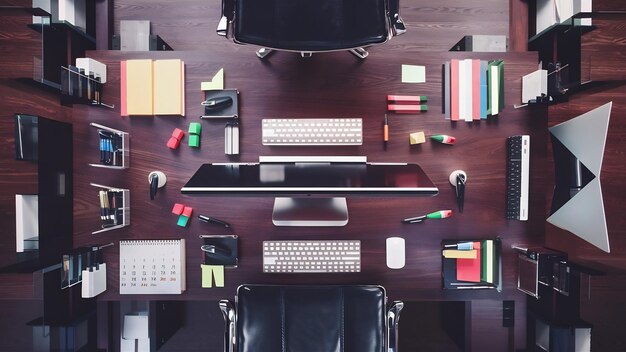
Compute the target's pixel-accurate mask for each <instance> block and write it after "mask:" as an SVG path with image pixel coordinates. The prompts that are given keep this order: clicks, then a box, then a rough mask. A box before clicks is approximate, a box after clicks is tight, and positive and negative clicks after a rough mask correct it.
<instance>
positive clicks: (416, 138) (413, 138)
mask: <svg viewBox="0 0 626 352" xmlns="http://www.w3.org/2000/svg"><path fill="white" fill-rule="evenodd" d="M424 142H426V136H425V135H424V132H423V131H420V132H413V133H411V134H409V143H411V145H413V144H422V143H424Z"/></svg>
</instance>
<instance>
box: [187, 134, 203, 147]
mask: <svg viewBox="0 0 626 352" xmlns="http://www.w3.org/2000/svg"><path fill="white" fill-rule="evenodd" d="M187 142H188V143H189V146H190V147H194V148H198V147H200V136H198V135H197V134H190V135H189V139H187Z"/></svg>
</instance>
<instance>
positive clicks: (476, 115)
mask: <svg viewBox="0 0 626 352" xmlns="http://www.w3.org/2000/svg"><path fill="white" fill-rule="evenodd" d="M480 94H481V92H480V60H472V120H480Z"/></svg>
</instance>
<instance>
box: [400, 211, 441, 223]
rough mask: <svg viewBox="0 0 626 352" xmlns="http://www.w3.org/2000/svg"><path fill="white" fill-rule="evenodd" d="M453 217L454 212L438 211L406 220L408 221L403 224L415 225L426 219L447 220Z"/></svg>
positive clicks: (405, 220)
mask: <svg viewBox="0 0 626 352" xmlns="http://www.w3.org/2000/svg"><path fill="white" fill-rule="evenodd" d="M451 216H452V210H438V211H434V212H432V213H429V214H426V215H422V216H416V217H412V218H406V219H404V220H402V222H404V223H408V224H415V223H418V222H422V221H424V220H425V219H445V218H449V217H451Z"/></svg>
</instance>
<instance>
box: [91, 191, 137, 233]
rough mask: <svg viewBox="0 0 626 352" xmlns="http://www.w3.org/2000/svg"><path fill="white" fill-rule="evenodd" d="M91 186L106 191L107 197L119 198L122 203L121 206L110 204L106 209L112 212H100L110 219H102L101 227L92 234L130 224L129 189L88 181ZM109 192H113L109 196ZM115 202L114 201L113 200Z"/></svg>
mask: <svg viewBox="0 0 626 352" xmlns="http://www.w3.org/2000/svg"><path fill="white" fill-rule="evenodd" d="M90 185H91V186H94V187H97V188H100V190H101V191H104V192H106V195H105V196H106V197H107V198H108V199H114V198H115V199H119V198H121V200H122V204H121V206H110V207H109V208H107V209H108V210H113V212H114V213H113V214H109V215H107V214H101V217H102V216H108V217H110V220H103V222H102V229H101V230H97V231H94V232H92V234H94V235H95V234H98V233H101V232H106V231H111V230H114V229H119V228H122V227H125V226H128V225H130V191H129V190H128V189H124V188H114V187H109V186H104V185H99V184H97V183H90ZM110 193H114V194H112V195H111V197H109V194H110ZM116 197H117V198H116ZM113 202H115V201H113Z"/></svg>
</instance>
